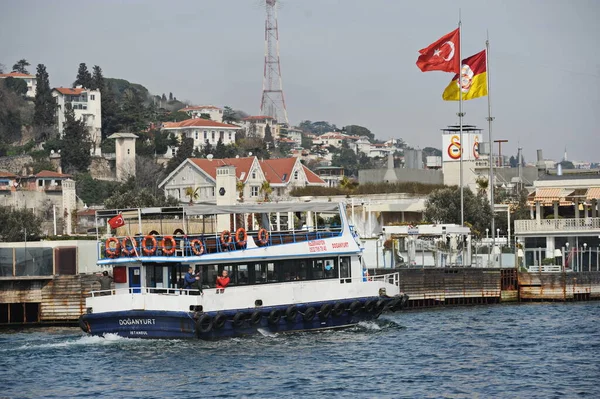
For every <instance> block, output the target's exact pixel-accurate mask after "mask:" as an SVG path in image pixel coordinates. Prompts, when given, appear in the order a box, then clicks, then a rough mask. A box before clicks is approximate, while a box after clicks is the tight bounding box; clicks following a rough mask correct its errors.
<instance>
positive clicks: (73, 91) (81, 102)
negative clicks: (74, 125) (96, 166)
mask: <svg viewBox="0 0 600 399" xmlns="http://www.w3.org/2000/svg"><path fill="white" fill-rule="evenodd" d="M52 96H53V97H54V98H55V99H56V105H57V107H56V126H57V128H58V132H59V133H60V134H61V136H62V135H63V131H64V123H65V106H66V105H67V104H70V105H71V108H72V109H73V112H74V113H75V118H77V119H80V120H82V121H84V122H85V125H86V126H87V127H88V132H89V134H90V138H91V140H92V154H94V155H100V142H101V140H102V132H101V129H102V106H101V102H100V90H89V89H84V88H82V87H74V88H70V87H57V88H54V89H52Z"/></svg>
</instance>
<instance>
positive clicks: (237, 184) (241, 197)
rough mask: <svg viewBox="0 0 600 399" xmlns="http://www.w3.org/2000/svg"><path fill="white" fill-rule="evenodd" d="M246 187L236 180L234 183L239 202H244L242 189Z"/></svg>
mask: <svg viewBox="0 0 600 399" xmlns="http://www.w3.org/2000/svg"><path fill="white" fill-rule="evenodd" d="M245 187H246V185H245V184H244V182H243V181H241V180H238V181H237V182H236V183H235V189H236V190H237V192H238V193H239V198H240V202H244V188H245Z"/></svg>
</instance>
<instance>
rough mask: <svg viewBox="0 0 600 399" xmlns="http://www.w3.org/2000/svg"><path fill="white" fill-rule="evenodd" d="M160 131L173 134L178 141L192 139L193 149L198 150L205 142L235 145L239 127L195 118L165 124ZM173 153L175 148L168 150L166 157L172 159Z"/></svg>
mask: <svg viewBox="0 0 600 399" xmlns="http://www.w3.org/2000/svg"><path fill="white" fill-rule="evenodd" d="M162 130H164V131H167V132H171V133H174V134H175V136H176V137H177V138H178V139H179V141H182V140H183V139H184V138H192V139H193V140H194V148H195V149H196V148H197V149H199V150H200V149H202V147H204V145H205V144H206V142H207V141H208V142H209V143H210V145H213V146H215V145H217V143H218V142H219V140H221V141H222V142H223V144H225V145H228V144H233V143H235V133H236V132H237V131H239V130H240V127H239V126H237V125H230V124H227V123H221V122H216V121H213V120H209V119H202V118H195V119H186V120H184V121H181V122H165V123H163V125H162ZM175 151H176V149H175V148H169V149H168V151H167V154H166V156H167V157H169V158H170V157H173V155H175Z"/></svg>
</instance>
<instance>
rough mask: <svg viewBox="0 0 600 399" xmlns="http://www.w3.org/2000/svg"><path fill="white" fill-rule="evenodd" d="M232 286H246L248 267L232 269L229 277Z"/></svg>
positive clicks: (240, 266) (239, 266) (241, 266)
mask: <svg viewBox="0 0 600 399" xmlns="http://www.w3.org/2000/svg"><path fill="white" fill-rule="evenodd" d="M231 278H232V280H233V281H232V284H237V285H246V284H248V265H237V266H235V267H234V272H233V273H232V275H231Z"/></svg>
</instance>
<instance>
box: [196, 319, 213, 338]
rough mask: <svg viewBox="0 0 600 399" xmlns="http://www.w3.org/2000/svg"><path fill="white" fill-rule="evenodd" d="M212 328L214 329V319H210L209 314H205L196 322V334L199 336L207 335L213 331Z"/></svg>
mask: <svg viewBox="0 0 600 399" xmlns="http://www.w3.org/2000/svg"><path fill="white" fill-rule="evenodd" d="M212 328H213V319H212V317H210V316H209V315H207V314H203V315H202V316H200V318H199V319H198V321H196V332H197V333H198V334H200V333H207V332H209V331H210V330H212Z"/></svg>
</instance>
